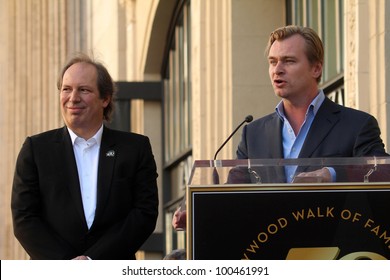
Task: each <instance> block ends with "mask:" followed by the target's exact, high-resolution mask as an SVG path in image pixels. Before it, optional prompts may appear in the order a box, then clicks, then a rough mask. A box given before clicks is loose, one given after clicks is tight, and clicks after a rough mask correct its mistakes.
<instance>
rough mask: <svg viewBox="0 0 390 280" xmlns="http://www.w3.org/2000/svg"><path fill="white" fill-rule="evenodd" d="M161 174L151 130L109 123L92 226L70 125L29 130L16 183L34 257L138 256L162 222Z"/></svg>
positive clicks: (20, 221)
mask: <svg viewBox="0 0 390 280" xmlns="http://www.w3.org/2000/svg"><path fill="white" fill-rule="evenodd" d="M156 178H157V172H156V164H155V160H154V157H153V154H152V149H151V146H150V142H149V139H148V138H147V137H145V136H142V135H138V134H134V133H127V132H121V131H115V130H111V129H108V128H106V127H104V130H103V135H102V141H101V146H100V155H99V166H98V181H97V205H96V213H95V219H94V222H93V224H92V226H91V228H90V229H88V227H87V223H86V220H85V217H84V212H83V205H82V200H81V192H80V184H79V178H78V172H77V165H76V160H75V157H74V152H73V147H72V143H71V140H70V136H69V133H68V130H67V128H66V127H64V128H60V129H56V130H52V131H48V132H44V133H41V134H38V135H35V136H32V137H27V139H26V140H25V142H24V144H23V147H22V149H21V151H20V153H19V156H18V159H17V163H16V169H15V175H14V183H13V189H12V198H11V208H12V216H13V225H14V233H15V236H16V237H17V239H18V240H19V242H20V243H21V244H22V246H23V247H24V249H25V250H26V251H27V253H28V254H29V255H30V257H31V258H32V259H71V258H74V257H76V256H79V255H86V256H89V257H90V258H92V259H134V258H135V256H134V254H135V252H136V251H137V250H138V249H139V248H140V246H141V245H142V244H143V243H144V242H145V240H146V239H147V238H148V237H149V236H150V234H152V232H153V230H154V228H155V225H156V220H157V215H158V194H157V183H156Z"/></svg>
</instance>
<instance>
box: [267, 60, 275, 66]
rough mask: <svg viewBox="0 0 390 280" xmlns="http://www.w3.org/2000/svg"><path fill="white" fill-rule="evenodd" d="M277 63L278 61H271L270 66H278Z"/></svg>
mask: <svg viewBox="0 0 390 280" xmlns="http://www.w3.org/2000/svg"><path fill="white" fill-rule="evenodd" d="M276 63H277V62H276V60H270V61H269V64H270V65H276Z"/></svg>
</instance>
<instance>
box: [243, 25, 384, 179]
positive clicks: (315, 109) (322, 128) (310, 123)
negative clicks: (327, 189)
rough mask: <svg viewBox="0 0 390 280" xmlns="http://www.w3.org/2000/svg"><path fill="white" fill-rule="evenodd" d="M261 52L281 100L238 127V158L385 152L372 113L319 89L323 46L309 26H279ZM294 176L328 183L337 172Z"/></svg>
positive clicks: (288, 176) (290, 170)
mask: <svg viewBox="0 0 390 280" xmlns="http://www.w3.org/2000/svg"><path fill="white" fill-rule="evenodd" d="M265 53H266V55H267V58H268V64H269V76H270V79H271V83H272V86H273V88H274V92H275V94H276V95H277V96H279V97H280V98H281V99H282V100H281V101H280V102H279V104H278V105H277V106H276V112H274V113H272V114H269V115H267V116H265V117H262V118H260V119H257V120H255V121H253V122H252V123H250V124H248V125H246V126H245V127H244V128H243V132H242V139H241V142H240V143H239V146H238V149H237V158H238V159H247V158H251V159H262V158H286V159H287V158H320V157H324V158H325V157H362V156H387V154H386V152H385V149H384V144H383V141H382V139H381V137H380V129H379V126H378V122H377V120H376V119H375V118H374V117H373V116H371V115H369V114H368V113H365V112H362V111H358V110H355V109H351V108H346V107H343V106H341V105H338V104H336V103H334V102H333V101H331V100H330V99H328V98H327V97H326V96H325V94H324V92H323V91H322V90H321V89H319V87H318V84H319V82H320V80H321V76H322V70H323V64H324V48H323V44H322V41H321V39H320V38H319V37H318V35H317V33H316V32H315V31H314V30H312V29H311V28H309V27H300V26H285V27H281V28H278V29H276V30H275V31H274V32H272V33H271V35H270V37H269V41H268V45H267V47H266V50H265ZM294 173H295V169H294V168H286V170H285V176H286V181H287V182H291V181H292V180H293V179H294ZM297 176H298V177H299V176H315V177H317V178H318V177H320V178H321V181H322V182H330V181H334V180H335V176H336V174H335V172H334V170H333V169H332V168H322V169H319V170H316V171H312V172H307V173H302V174H300V175H297ZM295 179H297V177H296V178H295Z"/></svg>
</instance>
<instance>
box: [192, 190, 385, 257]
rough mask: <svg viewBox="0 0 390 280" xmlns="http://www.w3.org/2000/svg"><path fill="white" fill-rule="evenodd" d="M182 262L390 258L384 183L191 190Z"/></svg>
mask: <svg viewBox="0 0 390 280" xmlns="http://www.w3.org/2000/svg"><path fill="white" fill-rule="evenodd" d="M187 211H188V225H187V230H188V242H187V257H188V258H189V259H199V260H208V259H210V260H211V259H213V260H238V259H249V260H254V259H256V260H259V259H268V260H285V259H390V187H389V185H388V184H379V183H378V184H371V185H369V186H367V185H363V184H361V185H360V184H344V185H335V184H332V185H329V186H326V185H321V186H307V185H295V184H294V185H293V186H292V185H289V186H288V187H286V185H281V186H280V187H278V186H275V185H272V186H267V185H262V186H261V187H254V186H253V185H249V186H248V185H240V186H239V185H224V186H221V185H220V186H218V187H215V186H212V187H210V186H189V187H188V192H187Z"/></svg>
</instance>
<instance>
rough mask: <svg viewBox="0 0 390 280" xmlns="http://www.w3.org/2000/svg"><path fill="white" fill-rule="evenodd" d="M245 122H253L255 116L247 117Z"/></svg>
mask: <svg viewBox="0 0 390 280" xmlns="http://www.w3.org/2000/svg"><path fill="white" fill-rule="evenodd" d="M245 121H246V122H251V121H253V116H252V115H248V116H246V118H245Z"/></svg>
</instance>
